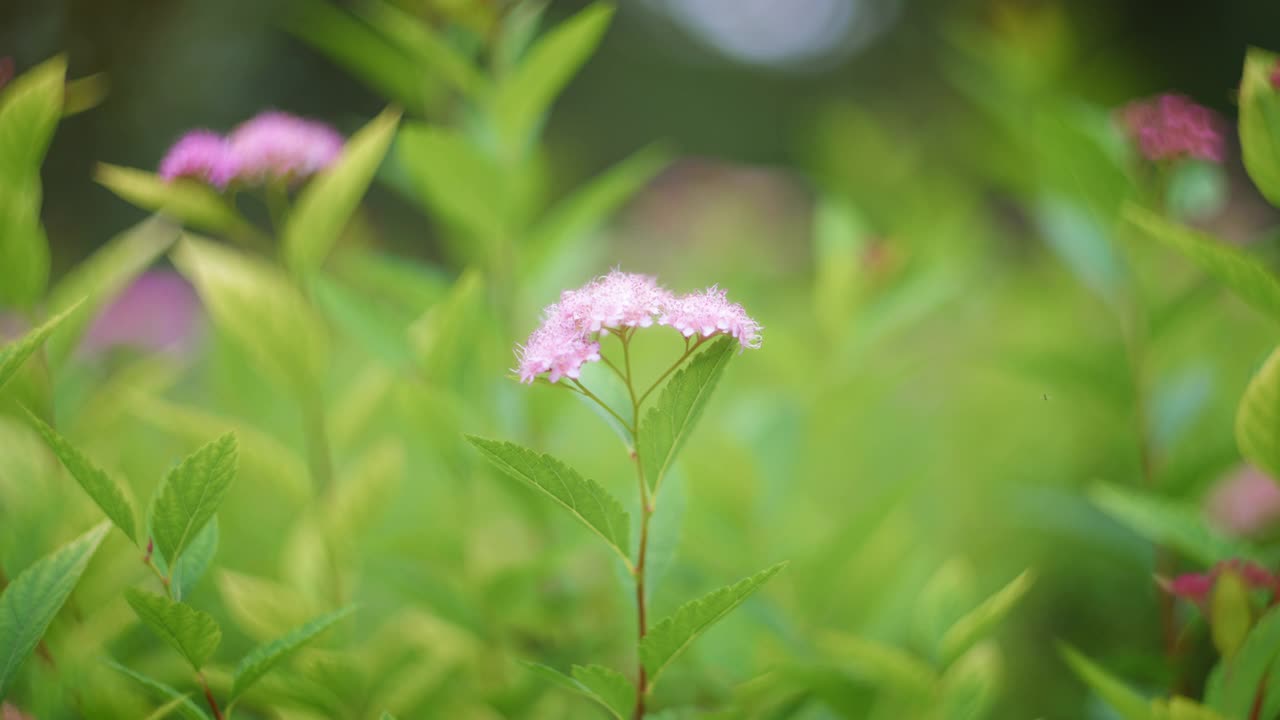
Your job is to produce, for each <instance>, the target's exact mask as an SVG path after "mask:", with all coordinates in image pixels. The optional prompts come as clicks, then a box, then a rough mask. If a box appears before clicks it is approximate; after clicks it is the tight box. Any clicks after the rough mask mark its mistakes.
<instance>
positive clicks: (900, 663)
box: [820, 633, 938, 695]
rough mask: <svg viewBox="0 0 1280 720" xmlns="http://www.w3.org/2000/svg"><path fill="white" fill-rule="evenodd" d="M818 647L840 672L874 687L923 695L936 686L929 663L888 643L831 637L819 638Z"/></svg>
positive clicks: (845, 636)
mask: <svg viewBox="0 0 1280 720" xmlns="http://www.w3.org/2000/svg"><path fill="white" fill-rule="evenodd" d="M820 645H821V647H822V648H823V649H824V650H825V651H826V653H827V655H828V656H830V657H831V659H832V660H834V662H835V663H836V664H837V665H838V666H839V667H840V669H841V670H843V671H846V672H850V673H852V674H853V675H856V676H857V677H859V678H861V679H862V680H864V681H866V682H869V683H873V684H875V685H876V686H877V687H882V688H885V689H887V690H894V691H897V692H901V693H905V694H907V695H925V694H928V693H930V692H932V691H933V688H934V687H935V686H936V685H937V682H938V673H937V672H935V671H934V669H933V668H932V667H930V665H929V663H927V662H925V661H924V660H922V659H920V658H918V657H916V656H915V655H912V654H911V653H909V652H907V651H906V650H903V649H901V648H899V647H895V646H893V645H889V644H887V643H883V642H879V641H877V640H872V639H870V638H864V637H858V636H856V635H847V634H843V633H831V634H829V635H827V636H825V637H823V638H821V640H820Z"/></svg>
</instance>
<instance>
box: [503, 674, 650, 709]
mask: <svg viewBox="0 0 1280 720" xmlns="http://www.w3.org/2000/svg"><path fill="white" fill-rule="evenodd" d="M522 664H523V665H524V666H525V667H526V668H528V669H529V670H530V671H531V672H533V673H534V674H536V675H538V676H539V677H541V678H542V679H543V680H546V681H547V682H549V683H551V684H552V685H554V686H556V687H558V688H560V689H562V690H568V691H569V692H571V693H573V694H575V695H580V696H582V697H584V698H586V699H588V700H591V701H592V702H595V703H598V704H599V705H600V707H601V708H603V709H604V710H605V711H607V712H608V713H609V715H611V716H612V717H614V718H615V719H616V720H627V718H629V717H631V712H630V707H627V706H624V709H623V711H622V712H621V714H620V713H619V711H618V709H617V708H615V707H614V706H613V705H612V704H611V703H610V701H609V700H606V699H605V698H604V697H602V696H601V695H599V694H598V693H597V692H596V690H595V689H594V688H592V687H589V686H588V685H586V684H585V683H584V682H583V681H582V680H580V679H579V677H578V675H580V674H585V675H586V676H587V677H588V678H589V679H590V680H591V682H593V683H596V684H599V685H603V686H605V690H606V692H608V693H609V694H610V695H611V696H615V697H614V700H613V702H617V701H618V698H617V697H616V696H617V695H618V694H619V692H618V688H617V685H616V680H613V679H610V678H608V677H607V676H606V674H605V673H613V671H612V670H609V669H608V668H602V667H600V666H598V665H592V666H589V667H588V668H583V667H580V666H577V665H575V666H573V670H572V671H573V673H574V676H573V677H570V676H569V675H566V674H564V673H562V672H560V671H559V670H556V669H555V668H553V667H550V666H547V665H542V664H540V663H535V662H523V663H522ZM592 668H599V670H594V669H592ZM600 671H603V673H602V672H600ZM614 674H616V673H614ZM618 678H619V679H621V680H622V682H624V683H626V684H627V686H628V687H631V683H629V682H627V679H626V678H623V677H622V676H620V675H619V676H618ZM630 692H631V702H633V703H634V701H635V689H634V688H633V689H631V691H630Z"/></svg>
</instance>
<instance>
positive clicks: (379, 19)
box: [356, 0, 488, 96]
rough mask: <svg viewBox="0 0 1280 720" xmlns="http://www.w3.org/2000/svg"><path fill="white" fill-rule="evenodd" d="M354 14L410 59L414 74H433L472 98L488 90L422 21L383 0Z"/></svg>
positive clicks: (462, 57) (466, 62) (468, 60)
mask: <svg viewBox="0 0 1280 720" xmlns="http://www.w3.org/2000/svg"><path fill="white" fill-rule="evenodd" d="M356 9H357V11H358V12H359V13H360V14H361V16H362V17H363V18H364V19H365V20H366V21H367V22H368V23H369V24H370V25H371V26H373V27H374V28H377V29H378V31H380V32H381V33H382V35H383V36H384V37H386V38H387V39H388V40H390V41H392V42H393V43H395V44H396V45H397V46H399V47H400V49H401V50H402V51H404V53H405V54H406V55H408V56H409V58H410V63H411V64H412V67H413V68H414V69H415V70H416V71H417V72H420V73H422V72H425V73H428V74H432V75H435V76H437V77H439V78H440V79H441V80H443V81H444V82H445V83H447V84H448V85H449V86H450V87H452V88H454V89H455V90H457V91H458V92H461V93H463V94H465V95H469V96H476V95H479V94H480V93H482V92H485V91H486V90H487V88H488V80H487V79H486V78H485V76H484V75H482V74H481V73H480V71H479V70H478V69H476V66H475V65H474V64H473V63H472V60H471V58H469V57H467V56H466V55H463V54H462V53H461V52H459V51H458V50H457V48H455V47H454V46H453V45H451V44H450V43H449V42H448V40H447V39H446V38H444V37H441V35H440V34H439V33H438V32H437V31H436V30H435V29H434V28H432V27H431V26H430V25H428V24H427V23H426V21H424V20H422V19H420V18H417V17H414V16H413V15H410V14H409V13H407V12H405V11H404V10H401V9H400V8H398V7H396V6H395V5H393V4H391V3H389V2H385V1H384V0H374V2H369V3H364V4H362V5H360V6H358V7H357V8H356Z"/></svg>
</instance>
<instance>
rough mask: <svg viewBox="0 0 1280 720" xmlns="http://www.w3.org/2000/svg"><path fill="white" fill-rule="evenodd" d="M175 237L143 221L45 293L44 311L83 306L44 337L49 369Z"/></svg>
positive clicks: (164, 226) (154, 221)
mask: <svg viewBox="0 0 1280 720" xmlns="http://www.w3.org/2000/svg"><path fill="white" fill-rule="evenodd" d="M177 237H178V232H177V229H176V228H174V227H173V226H172V225H170V224H169V223H166V222H164V221H162V220H160V219H158V218H150V219H148V220H144V221H142V222H141V223H138V224H137V225H135V226H133V227H131V228H129V229H128V230H126V231H124V232H122V233H120V234H119V235H116V236H115V237H113V238H111V239H110V240H108V241H107V243H106V244H105V245H103V246H102V247H100V248H98V250H96V251H95V252H94V253H93V255H90V256H89V258H88V259H86V260H84V261H83V262H81V263H80V264H79V265H76V266H75V267H74V268H72V270H71V271H70V272H68V273H67V274H66V275H64V276H63V277H62V279H61V280H59V281H58V282H57V283H56V284H55V285H54V286H53V289H52V290H50V291H49V299H48V303H47V304H48V307H49V308H50V310H51V311H53V312H61V311H63V310H66V309H67V308H70V307H71V306H72V305H75V304H76V303H78V302H81V300H83V302H84V308H85V312H83V313H81V314H79V315H77V316H75V317H73V318H69V319H68V320H67V321H66V322H64V323H63V324H62V326H61V327H59V328H58V329H57V330H56V331H55V332H54V333H53V334H52V335H51V336H50V337H49V340H48V342H47V344H46V345H45V353H46V355H47V356H48V357H49V364H50V365H52V366H54V367H55V368H56V367H58V366H60V365H62V363H63V362H65V360H66V359H67V357H68V356H70V355H71V352H72V350H74V349H75V347H76V343H77V342H79V340H80V336H81V335H83V334H84V331H85V329H86V328H87V327H88V326H89V322H90V321H91V320H92V319H93V317H94V316H95V315H97V313H98V311H99V310H101V309H102V307H103V306H104V305H106V304H107V303H109V302H110V301H111V300H112V299H113V298H115V297H116V295H118V294H119V293H120V291H122V290H124V289H125V288H126V287H128V286H129V284H130V283H132V282H133V281H134V279H136V278H137V277H138V275H140V274H142V272H143V271H145V270H146V269H147V268H149V267H151V265H152V264H153V263H154V262H155V261H156V258H158V257H160V256H161V255H163V254H164V253H165V252H166V251H167V250H168V249H169V247H170V246H171V245H173V243H174V241H175V240H176V239H177Z"/></svg>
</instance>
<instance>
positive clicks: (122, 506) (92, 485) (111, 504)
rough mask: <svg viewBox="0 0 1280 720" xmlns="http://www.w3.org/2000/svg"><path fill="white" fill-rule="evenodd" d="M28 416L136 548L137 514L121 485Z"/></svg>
mask: <svg viewBox="0 0 1280 720" xmlns="http://www.w3.org/2000/svg"><path fill="white" fill-rule="evenodd" d="M27 417H28V419H29V420H30V421H31V424H32V425H34V426H35V428H36V430H37V431H39V433H40V436H41V437H43V438H44V441H45V443H47V444H48V445H49V448H50V449H51V450H53V454H54V455H56V456H57V457H58V460H59V461H61V462H62V465H63V467H65V468H66V469H67V472H69V473H70V474H71V477H72V478H74V479H75V481H76V482H77V483H79V485H80V487H81V488H83V489H84V491H85V493H86V494H87V495H88V496H89V497H90V498H92V499H93V501H94V502H95V503H97V505H98V507H99V508H101V509H102V512H103V513H105V514H106V516H107V518H108V519H110V520H111V522H112V523H114V524H115V526H116V527H118V528H120V531H121V532H123V533H124V534H125V535H126V536H128V538H129V539H130V540H132V541H133V543H134V544H135V545H137V544H138V520H137V514H136V513H135V512H134V510H133V503H132V502H130V501H129V496H128V495H127V494H125V492H124V489H123V488H121V487H120V484H119V483H117V482H116V481H115V480H113V479H112V478H111V477H110V476H109V475H107V474H106V473H105V472H103V471H102V470H101V469H99V468H98V467H97V466H96V465H94V464H93V461H92V460H90V459H89V458H88V457H86V456H85V455H84V453H82V452H80V450H78V449H77V448H76V447H75V446H74V445H72V444H71V442H70V441H68V440H67V439H66V438H64V437H63V436H62V435H59V434H58V432H57V431H56V430H54V429H53V428H51V427H49V426H48V425H46V424H45V423H44V421H43V420H41V419H40V418H38V417H36V416H35V415H34V414H32V413H27Z"/></svg>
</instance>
